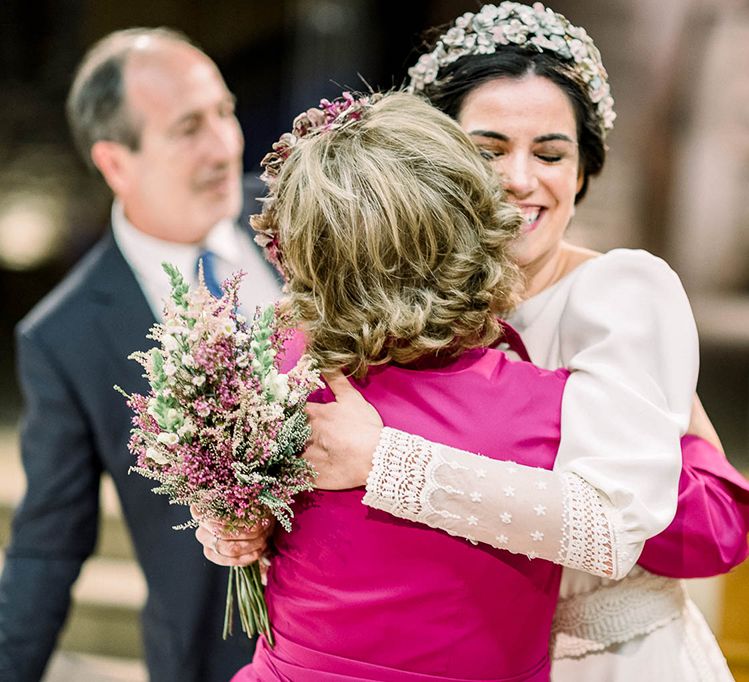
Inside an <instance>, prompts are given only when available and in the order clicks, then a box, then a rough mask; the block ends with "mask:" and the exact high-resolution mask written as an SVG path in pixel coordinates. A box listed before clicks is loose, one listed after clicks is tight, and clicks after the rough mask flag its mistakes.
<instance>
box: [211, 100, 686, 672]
mask: <svg viewBox="0 0 749 682" xmlns="http://www.w3.org/2000/svg"><path fill="white" fill-rule="evenodd" d="M295 132H296V133H297V135H296V136H295V137H289V136H285V137H284V138H282V140H281V143H280V144H279V145H277V146H276V148H275V154H274V155H271V157H270V158H268V159H266V171H267V172H268V173H270V174H271V175H272V176H273V177H272V178H271V179H272V184H271V191H272V193H271V195H270V199H269V200H268V201H267V202H266V205H265V208H264V212H263V215H262V217H261V218H260V220H259V221H256V224H257V227H259V228H260V229H261V230H263V231H264V232H265V233H266V236H267V237H268V238H269V239H271V240H273V243H272V244H269V246H270V247H271V251H272V252H273V253H274V254H275V255H276V257H277V258H278V259H279V264H280V265H281V266H282V267H283V270H284V272H285V273H286V275H287V278H288V294H289V298H288V305H289V306H290V307H291V309H292V310H293V311H294V313H295V315H296V317H297V319H298V322H299V324H300V327H301V329H303V330H304V334H305V337H306V342H307V343H306V345H307V352H309V353H310V354H311V355H312V356H313V357H314V358H316V359H317V361H318V362H319V363H320V365H321V367H323V368H325V369H327V370H330V369H334V368H339V367H345V368H347V369H348V370H349V371H350V372H352V373H353V375H354V376H355V377H356V379H355V385H356V386H357V388H358V389H359V390H360V391H361V392H362V395H364V396H365V397H366V399H367V400H369V401H371V403H372V404H374V405H375V406H376V407H377V409H378V410H379V412H380V414H381V415H382V416H383V419H384V421H385V423H386V424H388V425H389V426H391V427H393V428H395V429H404V430H408V431H411V432H415V433H419V434H421V435H422V436H423V437H425V438H430V439H437V440H440V441H443V442H447V443H453V444H457V443H465V442H469V443H470V445H471V447H472V448H474V449H476V450H478V451H481V452H482V453H483V454H484V455H485V457H486V458H487V461H494V462H500V463H501V465H502V466H505V467H506V468H507V470H508V471H509V472H513V471H516V470H518V469H520V468H522V469H523V475H525V476H526V477H527V479H528V481H529V485H530V486H531V487H533V488H534V490H536V494H537V496H538V500H537V504H536V508H535V510H534V509H531V508H530V507H528V508H525V506H526V504H527V500H526V499H522V500H519V499H513V496H514V495H515V491H514V490H513V489H511V488H510V487H508V489H507V490H506V494H507V499H508V510H507V511H506V514H507V516H506V518H507V519H508V522H509V519H510V517H511V516H512V515H513V514H515V515H516V516H517V519H516V526H517V525H518V524H521V523H526V524H527V533H526V534H527V545H528V556H521V555H516V554H510V553H508V552H505V551H502V550H501V549H495V548H491V547H486V546H479V545H476V544H475V543H471V542H468V541H466V540H465V539H462V538H456V537H452V536H450V535H449V534H447V533H444V532H443V531H441V530H434V529H431V528H426V527H424V526H422V525H419V524H415V523H412V522H409V521H402V520H400V519H397V518H395V517H393V516H392V515H390V514H386V513H384V512H379V511H376V510H372V509H369V508H367V507H366V506H365V505H363V504H362V497H363V495H364V490H363V489H361V488H359V489H349V490H340V491H332V492H328V491H315V492H314V493H311V494H307V495H303V496H301V497H300V498H299V499H298V501H297V504H296V505H295V518H294V523H293V529H292V531H291V532H290V533H285V532H283V531H280V532H277V533H276V534H275V537H274V541H275V548H276V553H275V555H274V558H273V563H272V566H271V568H270V570H269V575H268V584H267V590H266V597H267V601H268V607H269V614H270V619H271V624H272V628H273V633H274V639H275V645H274V646H273V647H271V646H269V645H268V644H267V642H266V641H265V640H264V639H263V638H262V637H261V639H260V641H259V643H258V647H257V650H256V654H255V657H254V659H253V662H252V664H250V665H248V666H247V667H246V668H243V669H242V670H241V671H240V672H239V673H238V674H237V675H236V677H235V680H237V681H241V682H250V681H255V680H263V681H264V682H267V681H270V680H284V681H294V682H307V681H308V682H316V681H319V682H323V681H324V682H332V681H335V680H346V681H351V682H353V681H355V680H357V681H364V680H370V681H378V682H389V681H394V682H411V681H413V682H417V681H418V682H437V681H443V682H458V681H461V682H467V681H468V680H486V681H492V682H510V681H512V682H519V681H521V680H528V681H534V682H536V681H538V682H540V681H541V680H548V678H549V664H550V663H549V653H548V641H549V637H550V628H551V618H552V614H553V611H554V606H555V604H556V600H557V592H558V586H559V578H560V572H561V569H560V567H559V566H558V565H555V564H553V563H550V562H547V561H540V560H539V561H532V560H529V559H531V558H533V556H535V549H534V548H535V547H539V548H541V547H543V546H545V545H548V544H551V545H552V546H558V543H559V541H560V538H561V535H562V529H563V523H562V515H561V513H560V499H559V497H558V495H557V494H556V493H555V491H554V488H555V486H556V481H555V480H554V479H553V476H552V474H551V472H550V471H549V470H550V469H551V467H552V465H553V462H554V457H555V455H556V451H557V446H558V441H559V410H560V402H561V398H562V392H563V389H564V385H565V382H566V378H567V372H566V371H565V370H559V371H554V372H549V371H546V370H541V369H538V368H537V367H535V366H534V365H531V364H530V363H522V362H512V361H510V360H508V358H507V356H506V355H505V353H504V352H503V351H501V350H497V349H494V348H492V347H491V346H492V345H493V344H494V343H495V342H497V341H498V339H500V338H501V327H500V325H499V323H498V321H497V318H496V315H497V314H498V313H502V312H503V311H506V310H507V309H508V308H509V307H510V306H511V305H512V303H513V301H514V291H515V288H516V284H517V282H518V273H517V268H516V266H515V265H514V264H513V263H512V261H511V260H510V258H509V256H508V245H509V243H510V242H511V240H512V239H513V237H514V236H515V234H516V233H517V230H518V228H519V226H520V218H519V216H518V214H517V212H516V211H515V210H514V209H512V208H511V207H509V205H507V204H505V203H504V202H503V200H502V192H501V190H500V189H499V186H498V184H497V182H496V178H495V177H494V175H493V173H492V171H491V169H490V168H489V166H488V165H487V164H486V163H485V162H484V161H483V160H482V159H481V158H480V157H479V156H478V155H476V154H475V152H474V151H473V147H472V143H471V141H470V139H469V138H468V137H467V136H466V135H465V134H464V133H463V132H462V131H461V130H460V128H459V127H458V126H457V125H456V124H455V123H454V122H453V121H452V120H451V119H449V117H447V116H445V115H444V114H441V113H440V112H438V111H437V110H436V109H434V108H433V107H431V106H429V105H428V104H427V103H425V102H423V101H421V100H420V99H419V98H416V97H414V96H412V95H408V94H404V93H396V94H390V95H385V96H381V97H373V98H372V99H371V101H366V100H362V101H358V102H357V101H353V100H351V99H344V100H343V101H342V102H339V103H336V104H332V105H331V104H327V105H325V110H324V111H320V110H317V111H316V112H310V113H308V114H307V115H305V116H303V117H302V118H301V119H298V120H297V122H296V125H295ZM279 249H280V250H279ZM294 359H295V358H294V357H293V355H292V357H289V358H288V360H289V362H293V361H294ZM318 398H319V400H321V401H326V400H330V399H331V398H332V394H331V393H330V392H329V391H328V392H325V393H323V394H321V395H320V396H318ZM476 420H479V421H481V422H482V423H484V424H485V426H484V427H483V428H482V429H476V428H475V427H474V424H475V422H476ZM508 453H511V454H512V458H513V459H514V460H515V462H510V461H506V460H508ZM404 464H405V462H404ZM458 473H460V472H458ZM518 475H519V476H520V475H521V474H520V473H519V474H518ZM472 476H473V478H472V479H471V480H467V481H465V482H464V492H465V495H467V496H468V497H470V498H473V499H474V501H475V504H476V505H477V506H478V505H479V504H480V496H479V495H478V493H477V492H476V490H477V488H478V483H480V481H481V476H482V472H481V471H480V470H479V471H476V472H472ZM474 479H475V480H474ZM672 494H673V495H674V496H675V494H676V492H675V487H674V490H673V491H672ZM518 496H519V489H518ZM542 500H543V501H542ZM513 505H514V506H513ZM205 544H206V545H207V546H211V545H213V550H219V551H222V550H224V551H225V550H226V549H227V547H226V546H227V544H228V543H227V542H223V541H222V542H221V543H220V544H214V543H212V542H210V541H208V542H206V543H205ZM213 550H206V551H207V553H208V552H210V551H213ZM539 551H541V550H539ZM602 570H606V567H602ZM608 570H610V566H609V567H608Z"/></svg>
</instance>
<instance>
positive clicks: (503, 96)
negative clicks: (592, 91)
mask: <svg viewBox="0 0 749 682" xmlns="http://www.w3.org/2000/svg"><path fill="white" fill-rule="evenodd" d="M458 123H459V124H460V125H461V127H462V128H463V129H464V130H465V131H466V132H467V133H468V134H469V135H470V136H471V137H472V138H473V140H474V141H475V143H476V145H477V146H478V147H479V149H480V150H481V153H482V155H484V156H485V157H486V158H487V159H489V160H490V162H491V164H492V165H493V167H494V168H495V170H496V172H497V173H498V174H499V175H500V176H501V178H502V181H503V185H504V187H505V189H506V190H507V195H508V199H509V200H510V201H512V202H513V203H515V204H516V205H517V206H519V207H520V209H521V211H522V213H523V215H524V216H525V225H524V228H523V232H522V235H521V237H520V238H519V241H518V244H517V251H516V256H517V258H518V261H519V263H520V265H522V266H523V267H524V268H530V269H531V270H535V269H537V268H538V267H540V266H541V265H543V264H544V263H546V262H548V261H549V260H550V259H553V258H554V257H555V256H556V255H557V254H558V253H559V247H560V244H561V241H562V238H563V236H564V232H565V230H566V228H567V225H568V224H569V222H570V220H571V218H572V215H573V214H574V210H575V195H576V194H577V192H578V191H579V189H580V187H581V186H582V179H583V178H582V174H581V172H580V155H579V151H578V140H577V125H576V121H575V114H574V110H573V108H572V104H571V103H570V101H569V99H568V98H567V95H566V94H565V93H564V92H563V91H562V90H561V89H560V88H559V86H558V85H556V84H555V83H553V82H552V81H550V80H548V79H547V78H544V77H542V76H536V75H528V76H524V77H523V78H517V79H515V78H499V79H496V80H493V81H489V82H487V83H484V84H482V85H480V86H478V87H477V88H475V89H474V90H472V91H471V92H470V93H469V94H468V95H467V96H466V98H465V101H464V102H463V106H462V108H461V110H460V113H459V115H458Z"/></svg>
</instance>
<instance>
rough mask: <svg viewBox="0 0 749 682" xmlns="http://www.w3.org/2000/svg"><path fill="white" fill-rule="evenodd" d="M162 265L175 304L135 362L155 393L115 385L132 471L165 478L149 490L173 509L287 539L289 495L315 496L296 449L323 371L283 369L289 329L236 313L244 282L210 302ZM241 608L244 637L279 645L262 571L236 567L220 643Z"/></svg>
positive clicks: (272, 309) (271, 316) (227, 286)
mask: <svg viewBox="0 0 749 682" xmlns="http://www.w3.org/2000/svg"><path fill="white" fill-rule="evenodd" d="M163 267H164V270H165V272H166V273H167V274H168V276H169V278H170V282H171V297H170V299H169V300H168V301H167V302H166V305H165V309H164V319H163V322H161V323H159V324H155V325H154V326H153V327H152V328H151V331H150V333H149V335H148V338H150V339H153V340H154V341H156V342H157V344H158V345H157V346H156V347H154V348H152V349H151V350H149V351H147V352H136V353H133V354H132V355H131V356H130V358H132V359H134V360H136V361H137V362H139V363H140V364H141V365H142V366H143V368H144V369H145V374H144V376H145V377H146V378H147V379H148V381H149V384H150V391H149V393H148V395H140V394H132V395H128V394H127V393H125V392H124V391H122V389H119V388H118V387H116V388H118V390H120V392H121V393H123V395H125V397H126V398H127V400H128V405H129V407H130V408H132V410H133V411H134V413H135V415H134V417H133V429H132V431H131V438H130V442H129V449H130V452H132V453H133V454H134V455H135V456H136V458H137V463H136V464H135V466H133V467H132V470H133V471H137V472H138V473H139V474H142V475H143V476H145V477H147V478H149V479H153V480H155V481H158V483H159V485H158V486H157V487H155V488H154V492H156V493H160V494H164V495H167V496H169V499H170V502H171V503H173V504H185V505H192V506H193V509H194V510H195V511H196V514H197V515H198V516H199V517H203V516H206V517H211V518H214V519H217V520H219V521H221V522H223V523H224V525H225V526H226V527H227V528H229V529H231V528H232V527H238V526H241V525H245V526H249V525H253V524H255V523H258V522H260V521H262V520H264V519H267V518H270V517H275V518H276V519H277V520H278V522H279V523H280V524H281V525H282V526H283V527H284V528H285V529H286V530H287V531H288V530H290V529H291V519H292V517H293V511H292V509H291V506H290V505H291V503H292V502H293V500H294V496H295V495H296V494H297V493H299V492H301V491H305V490H311V489H312V480H313V478H314V471H313V470H312V468H311V467H310V465H309V464H308V463H307V462H306V461H305V460H304V459H302V458H301V457H299V452H300V451H301V450H302V448H303V447H304V444H305V442H306V440H307V438H308V437H309V426H308V424H307V418H306V415H305V413H304V405H305V402H306V399H307V397H308V396H309V394H310V393H311V392H312V391H313V390H315V389H317V388H319V387H321V386H322V384H321V381H320V376H319V372H318V371H317V370H316V369H315V368H314V366H313V363H312V361H311V360H310V358H309V357H307V356H302V358H301V359H300V360H299V362H298V363H297V365H296V366H295V367H294V368H293V369H291V370H290V371H289V372H288V373H286V374H283V373H281V372H280V371H279V361H278V358H279V356H280V351H281V350H282V348H283V346H284V343H285V342H286V341H287V340H288V338H289V337H290V335H291V334H292V331H291V325H290V320H289V319H288V317H287V316H286V315H285V314H284V313H283V312H282V311H281V310H280V309H279V307H278V306H277V305H276V306H269V307H268V308H266V309H265V310H263V311H260V310H258V311H257V312H256V314H255V317H254V320H253V321H252V322H251V323H248V322H247V320H246V319H245V318H243V317H242V316H241V315H240V314H238V312H237V309H238V303H239V300H238V287H239V284H240V281H241V278H242V277H243V273H237V274H235V275H234V276H233V277H231V278H230V279H228V280H227V281H226V282H224V285H223V291H224V293H223V295H222V296H221V298H215V297H214V296H213V295H212V294H211V293H210V292H209V291H208V289H207V288H206V287H205V285H204V283H203V278H202V272H201V274H200V281H201V284H200V285H199V286H198V287H197V288H196V289H194V290H191V289H190V288H189V287H188V285H187V284H186V283H185V280H184V279H183V277H182V275H181V274H180V272H179V271H178V270H177V269H176V268H175V267H173V266H171V265H168V264H164V266H163ZM196 525H197V521H195V520H194V519H193V520H191V521H189V522H187V523H185V524H183V525H181V526H177V527H175V528H176V529H184V528H189V527H195V526H196ZM235 601H236V603H237V605H238V608H239V614H240V621H241V624H242V629H243V630H244V631H245V632H246V633H247V635H248V636H252V635H254V634H256V633H258V632H261V633H263V634H265V636H266V638H267V639H268V641H269V642H270V643H271V644H272V643H273V640H272V635H271V631H270V623H269V620H268V611H267V607H266V605H265V600H264V597H263V586H262V582H261V576H260V568H259V566H258V563H257V562H256V563H254V564H253V565H251V566H249V567H242V568H238V567H231V568H230V574H229V588H228V592H227V600H226V614H225V618H224V637H226V636H227V635H228V634H230V633H231V631H232V620H233V609H234V602H235Z"/></svg>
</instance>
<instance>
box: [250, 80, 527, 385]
mask: <svg viewBox="0 0 749 682" xmlns="http://www.w3.org/2000/svg"><path fill="white" fill-rule="evenodd" d="M273 195H274V197H273V207H272V211H269V212H268V213H267V214H265V215H264V219H265V221H266V226H267V221H273V222H275V223H276V224H275V225H274V226H273V228H274V229H275V230H277V234H278V245H279V248H280V249H281V250H282V252H283V262H284V268H285V270H286V274H287V277H288V284H287V293H288V298H287V302H286V304H287V305H289V306H290V307H291V310H292V313H293V315H294V317H295V318H296V320H297V321H298V323H299V324H300V326H301V327H302V328H303V329H304V330H305V332H306V334H307V339H308V352H309V353H310V354H311V355H312V357H313V358H315V359H316V360H317V362H318V363H319V365H320V366H321V368H323V369H325V370H329V369H334V368H344V369H346V370H347V371H348V372H350V373H352V374H354V375H355V376H362V375H364V374H365V373H366V371H367V369H368V367H369V366H370V365H379V364H383V363H388V362H393V363H397V364H409V363H413V362H414V361H416V360H419V359H421V358H424V357H435V356H437V357H439V358H441V359H449V358H453V357H455V356H457V355H459V354H460V353H461V352H463V351H464V350H466V349H469V348H475V347H481V346H486V345H489V344H491V343H493V342H494V341H496V340H497V339H498V338H499V337H500V336H501V327H500V325H499V322H498V320H497V317H496V316H497V315H498V314H502V313H504V312H506V311H507V310H509V309H510V308H511V307H512V306H513V304H514V303H515V302H516V297H515V292H516V288H517V284H518V282H519V271H518V268H517V266H516V265H515V263H514V262H513V261H512V259H511V257H510V255H509V247H510V243H511V241H512V240H513V238H514V237H515V236H516V234H517V232H518V230H519V227H520V225H521V218H520V216H519V214H518V212H517V210H516V209H515V208H514V207H513V206H511V205H510V204H509V203H507V202H505V201H504V199H503V193H502V190H501V189H500V186H499V184H498V181H497V179H496V177H495V175H494V173H493V171H492V170H491V168H490V167H489V166H488V164H486V162H485V161H483V160H482V159H481V158H480V156H479V154H478V153H477V151H476V148H475V147H474V145H473V143H472V142H471V140H470V138H469V137H468V136H467V135H466V134H465V133H464V132H463V131H462V130H461V129H460V128H459V127H458V125H457V124H456V123H455V122H454V121H453V120H451V119H450V118H449V117H448V116H446V115H445V114H443V113H441V112H439V111H438V110H437V109H435V108H434V107H432V106H430V105H429V104H427V103H426V102H424V101H423V100H422V99H420V98H418V97H416V96H414V95H409V94H406V93H403V92H392V93H389V94H386V95H384V96H382V97H381V98H379V99H378V100H377V101H375V102H374V103H373V104H372V105H371V106H368V107H366V108H365V109H364V111H363V113H362V114H361V117H360V118H359V119H358V120H356V122H354V123H352V124H350V125H345V126H342V127H340V128H339V129H331V130H328V131H325V132H324V133H321V134H318V135H313V136H310V137H308V138H301V139H299V140H298V141H297V143H296V145H295V146H294V148H293V151H292V152H291V154H290V155H289V157H288V158H287V159H286V161H285V162H284V163H283V167H282V168H281V169H280V172H279V173H278V176H277V177H276V178H275V181H274V184H273Z"/></svg>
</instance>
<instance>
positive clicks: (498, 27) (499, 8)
mask: <svg viewBox="0 0 749 682" xmlns="http://www.w3.org/2000/svg"><path fill="white" fill-rule="evenodd" d="M498 45H517V46H520V47H525V48H527V49H529V50H535V51H537V52H554V53H555V54H558V55H559V56H560V57H561V58H562V59H565V60H569V61H570V62H571V65H572V67H573V68H574V69H575V71H576V72H577V73H578V74H579V75H580V77H581V78H582V80H583V82H584V83H585V86H586V87H587V90H588V95H589V96H590V100H591V101H592V102H593V104H595V106H596V111H597V113H598V119H599V125H600V128H601V132H602V134H603V136H604V137H605V136H606V135H607V133H608V132H609V131H610V130H611V129H612V128H613V127H614V119H615V118H616V113H615V112H614V99H613V97H612V96H611V91H610V89H609V82H608V74H607V73H606V69H605V68H604V67H603V62H602V61H601V53H600V52H599V51H598V48H597V47H596V46H595V45H594V44H593V40H592V39H591V38H590V36H589V35H588V34H587V33H586V31H585V29H584V28H582V27H578V26H574V25H572V24H571V23H570V22H569V21H567V19H566V18H565V17H564V16H562V15H561V14H557V13H556V12H554V11H553V10H551V9H549V8H548V7H544V5H542V4H541V3H540V2H536V3H534V4H533V6H532V7H529V6H528V5H522V4H520V3H519V2H502V3H500V4H499V5H484V6H483V7H482V8H481V9H480V10H479V12H478V13H476V14H474V13H473V12H466V13H465V14H464V15H463V16H461V17H458V19H457V20H456V21H455V25H454V26H453V27H452V28H450V30H448V31H447V33H445V34H443V35H442V36H440V38H439V40H438V41H437V44H436V46H435V48H434V50H432V51H431V52H430V53H428V54H423V55H421V57H419V61H418V62H416V64H415V65H414V66H412V67H411V68H410V69H409V70H408V75H409V76H410V77H411V81H410V84H409V86H408V90H409V91H410V92H413V91H420V90H424V87H425V86H426V85H429V84H430V83H434V82H435V81H436V80H437V79H438V76H439V72H440V69H441V68H443V67H445V66H447V65H448V64H452V63H453V62H454V61H456V60H458V59H460V58H461V57H464V56H466V55H474V54H493V53H494V52H496V50H497V46H498Z"/></svg>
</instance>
